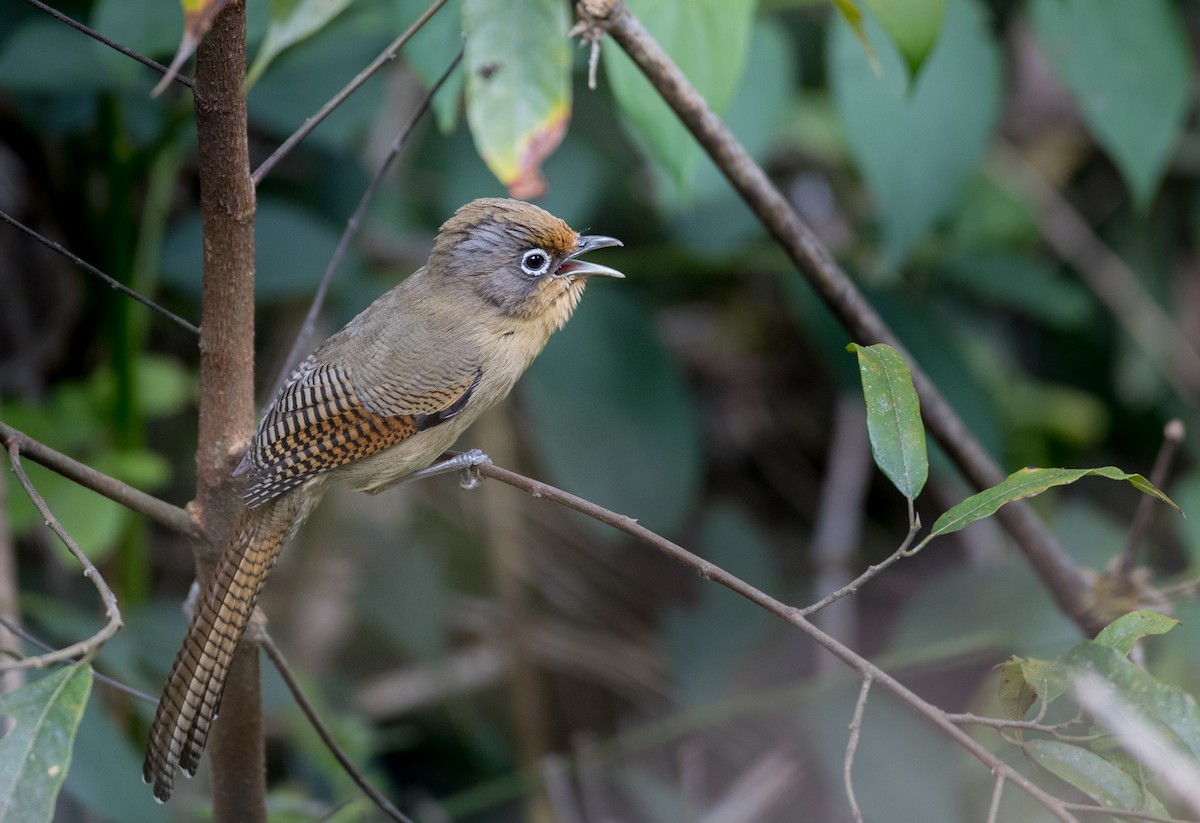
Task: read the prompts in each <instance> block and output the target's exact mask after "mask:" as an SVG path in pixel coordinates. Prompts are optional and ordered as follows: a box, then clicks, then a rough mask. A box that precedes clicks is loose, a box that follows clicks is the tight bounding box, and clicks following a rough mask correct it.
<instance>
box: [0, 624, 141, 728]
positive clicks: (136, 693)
mask: <svg viewBox="0 0 1200 823" xmlns="http://www.w3.org/2000/svg"><path fill="white" fill-rule="evenodd" d="M0 626H3V627H4V628H5V629H6V630H7V631H9V632H10V633H12V634H14V635H16V636H17V637H19V638H21V639H22V640H24V641H25V642H26V643H28V644H30V645H31V646H37V647H38V648H39V649H41V650H42V651H47V652H52V651H54V647H53V646H51V645H50V644H49V643H47V642H46V641H45V640H42V639H40V638H38V637H36V636H34V635H33V634H30V633H29V632H28V631H26V630H25V629H23V628H22V627H21V626H19V625H17V624H16V623H14V622H13V621H11V620H9V619H8V618H5V617H0ZM79 659H80V658H79V657H72V658H70V659H69V660H62V661H60V662H62V663H78V662H79ZM92 677H94V678H95V679H96V680H98V681H99V682H101V683H103V684H105V685H106V686H108V687H110V688H112V689H115V690H116V691H119V692H123V693H125V694H127V695H129V696H130V697H135V698H137V699H138V700H140V701H142V702H143V703H149V704H150V705H152V706H153V705H154V704H156V703H158V698H157V697H155V696H154V695H152V694H147V693H146V692H144V691H142V690H141V689H135V688H134V687H133V686H129V685H127V684H125V683H122V682H121V681H120V680H116V679H114V678H111V677H109V676H108V675H106V674H101V673H100V672H98V671H94V670H93V671H92Z"/></svg>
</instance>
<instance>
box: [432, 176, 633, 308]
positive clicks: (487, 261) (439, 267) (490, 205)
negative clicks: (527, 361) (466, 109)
mask: <svg viewBox="0 0 1200 823" xmlns="http://www.w3.org/2000/svg"><path fill="white" fill-rule="evenodd" d="M620 245H621V241H620V240H617V239H615V238H612V237H604V236H601V235H580V234H579V233H578V232H576V231H574V230H573V229H572V228H571V227H570V226H568V225H567V224H566V223H564V222H563V221H562V220H560V219H558V218H557V217H555V216H554V215H552V214H550V213H549V212H547V211H546V210H544V209H541V208H538V207H537V206H534V205H532V204H531V203H524V202H522V201H520V200H508V199H504V198H498V197H492V198H483V199H480V200H473V201H471V202H470V203H467V204H466V205H465V206H463V207H462V208H460V209H459V210H458V211H457V212H455V213H454V216H453V217H451V218H450V219H449V220H447V221H446V222H445V224H444V225H443V226H442V228H441V230H440V231H439V232H438V237H437V241H436V242H435V243H434V248H433V252H432V253H431V254H430V256H429V270H430V271H431V272H434V273H438V274H439V275H441V276H450V277H455V278H462V282H463V283H464V284H465V285H467V286H468V287H469V288H470V289H471V291H472V292H473V293H474V294H476V295H478V296H479V297H480V298H481V299H483V301H484V302H485V303H487V304H488V305H491V306H493V307H494V308H495V309H496V310H497V311H498V312H500V313H501V314H502V315H505V316H507V317H511V318H519V319H522V320H528V321H540V322H544V323H546V324H548V326H549V327H550V329H551V330H552V329H554V328H561V327H562V325H563V324H564V323H566V322H567V319H568V318H570V316H571V312H573V311H574V310H575V306H576V305H577V304H578V303H579V298H580V297H581V296H582V295H583V289H584V285H585V284H586V283H587V280H588V278H591V277H624V276H625V275H623V274H621V272H619V271H617V270H616V269H610V268H608V267H607V266H601V265H599V264H597V263H589V262H586V261H584V260H580V259H579V257H580V256H581V255H583V254H584V253H585V252H589V251H592V250H594V249H602V248H606V247H608V246H620Z"/></svg>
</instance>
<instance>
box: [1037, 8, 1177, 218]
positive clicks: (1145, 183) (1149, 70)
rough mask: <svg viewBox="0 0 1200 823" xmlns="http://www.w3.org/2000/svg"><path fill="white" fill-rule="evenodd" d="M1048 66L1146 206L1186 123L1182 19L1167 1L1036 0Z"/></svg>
mask: <svg viewBox="0 0 1200 823" xmlns="http://www.w3.org/2000/svg"><path fill="white" fill-rule="evenodd" d="M1030 18H1031V20H1032V22H1033V27H1034V30H1035V31H1036V32H1037V34H1038V37H1039V39H1040V40H1041V42H1042V45H1043V47H1044V48H1045V50H1046V53H1047V55H1048V56H1049V58H1050V63H1051V65H1053V66H1054V69H1055V71H1057V72H1058V74H1059V75H1060V76H1061V77H1062V78H1063V80H1064V81H1065V82H1066V84H1067V86H1068V87H1069V88H1070V89H1071V92H1072V94H1074V96H1075V99H1076V101H1077V102H1078V103H1079V107H1080V109H1082V111H1083V116H1084V118H1085V119H1086V120H1087V123H1088V126H1089V127H1090V128H1091V130H1092V132H1093V133H1094V134H1095V136H1096V139H1097V140H1098V141H1099V142H1100V144H1101V145H1102V146H1104V148H1105V150H1106V151H1107V152H1108V153H1109V154H1110V155H1112V158H1113V160H1114V161H1115V162H1116V164H1117V167H1118V168H1119V169H1120V170H1121V174H1122V175H1123V176H1124V177H1125V180H1126V182H1127V183H1128V184H1129V188H1130V189H1131V190H1132V192H1133V197H1134V201H1135V202H1136V203H1137V205H1138V206H1139V207H1140V208H1142V209H1145V208H1146V207H1147V206H1148V205H1149V203H1150V201H1151V200H1152V199H1153V197H1154V193H1155V191H1156V189H1157V188H1158V183H1159V181H1160V180H1161V179H1162V175H1163V171H1164V170H1165V168H1166V165H1167V162H1168V160H1169V159H1170V154H1171V151H1172V149H1173V148H1174V146H1175V144H1176V142H1177V141H1178V139H1179V135H1180V133H1181V131H1182V129H1183V125H1184V118H1185V116H1186V114H1187V110H1188V106H1189V100H1190V98H1191V88H1192V70H1191V57H1190V56H1189V52H1188V46H1187V41H1186V34H1185V31H1186V30H1185V28H1184V25H1183V22H1182V21H1181V20H1180V19H1179V15H1178V13H1177V12H1176V11H1175V9H1174V7H1173V4H1171V3H1170V2H1168V0H1137V2H1136V3H1130V2H1127V0H1033V2H1032V3H1031V4H1030Z"/></svg>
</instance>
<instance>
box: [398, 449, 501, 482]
mask: <svg viewBox="0 0 1200 823" xmlns="http://www.w3.org/2000/svg"><path fill="white" fill-rule="evenodd" d="M491 462H492V459H491V458H490V457H488V456H487V455H486V454H484V453H483V451H482V450H480V449H468V450H467V451H465V452H461V453H459V454H456V455H454V456H453V457H451V458H448V459H446V460H442V461H440V462H437V463H434V464H433V465H432V466H428V467H426V468H424V469H421V470H420V471H415V472H413V473H412V474H410V475H407V476H406V477H404V478H403V482H405V483H407V482H408V481H410V480H424V479H425V478H427V477H436V476H437V475H439V474H446V473H448V472H459V478H458V485H460V486H462V487H463V488H464V489H474V488H476V487H477V486H478V485H479V472H477V471H476V470H475V469H476V467H478V466H482V465H484V464H485V463H491Z"/></svg>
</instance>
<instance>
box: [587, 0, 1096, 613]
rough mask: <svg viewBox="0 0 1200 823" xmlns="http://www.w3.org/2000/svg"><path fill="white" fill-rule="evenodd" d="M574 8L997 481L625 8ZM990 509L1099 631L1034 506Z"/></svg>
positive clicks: (608, 2)
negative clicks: (617, 49) (896, 360)
mask: <svg viewBox="0 0 1200 823" xmlns="http://www.w3.org/2000/svg"><path fill="white" fill-rule="evenodd" d="M578 8H579V12H580V15H581V16H582V17H583V18H584V20H585V21H586V22H588V23H590V25H592V26H594V27H598V28H599V29H601V30H606V31H607V32H608V34H609V35H610V36H611V37H612V38H613V39H614V40H615V41H616V42H617V44H618V45H620V46H621V48H622V49H624V50H625V52H626V53H627V54H628V55H629V56H630V57H631V58H632V59H633V61H634V63H636V64H637V66H638V68H639V69H641V71H642V73H643V74H645V75H646V78H647V79H648V80H649V81H650V83H651V84H652V85H653V86H654V88H655V90H656V91H657V92H658V93H659V95H660V96H661V97H662V98H663V100H664V101H665V102H666V103H667V104H668V105H669V106H670V107H671V108H672V110H674V112H675V114H676V115H677V116H678V117H679V119H680V122H682V123H683V125H684V126H686V127H687V129H688V130H689V131H690V132H691V133H692V136H693V137H694V138H695V139H696V141H697V142H698V143H699V144H700V146H701V147H702V148H703V149H704V150H705V152H707V153H708V155H709V157H711V158H712V160H713V162H714V163H715V164H716V165H717V168H719V169H720V170H721V172H722V174H724V175H725V177H726V178H727V179H728V180H729V182H730V183H731V184H732V185H733V187H734V189H736V190H737V192H738V194H739V195H740V196H741V197H742V199H743V200H744V201H745V202H746V204H747V205H748V206H749V207H750V209H751V210H752V211H753V212H754V213H755V215H757V217H758V219H759V221H760V222H761V223H762V225H763V227H764V228H766V230H767V231H768V232H769V233H770V234H771V236H772V237H774V238H775V240H776V242H778V243H779V244H780V246H781V247H782V248H783V249H784V251H786V252H787V254H788V256H789V257H791V259H792V261H793V262H794V263H795V264H796V266H797V267H798V268H799V269H800V272H801V273H802V274H803V275H804V276H805V278H806V279H807V280H808V282H809V285H810V286H812V288H813V289H814V291H816V293H817V294H818V295H819V296H820V297H821V298H822V299H823V300H824V302H825V304H826V306H827V307H828V308H829V309H830V310H831V311H832V312H833V314H834V315H835V316H836V317H837V318H838V320H839V321H840V322H841V323H842V325H843V326H844V327H845V328H846V329H847V330H848V331H849V332H850V333H851V335H853V336H854V337H855V338H856V340H857V341H858V342H860V343H867V344H871V343H887V344H888V345H890V346H892V347H893V348H895V349H897V350H898V351H900V352H901V353H902V354H903V356H904V358H905V361H906V362H907V363H908V364H909V368H910V370H911V371H912V378H913V384H914V385H915V386H916V389H917V393H918V395H919V396H920V399H921V412H922V415H923V417H924V418H925V422H926V423H927V425H928V427H929V430H930V432H931V433H932V434H933V435H934V437H936V438H937V439H938V442H940V443H941V444H942V446H943V447H944V448H945V449H946V452H947V454H948V455H949V456H950V457H951V459H952V460H953V461H954V463H955V465H957V466H958V468H959V470H960V471H961V472H962V473H963V474H964V475H965V476H966V477H967V479H968V480H969V481H970V482H971V483H972V484H973V485H974V486H975V487H976V488H977V489H985V488H988V487H990V486H994V485H996V484H998V483H1000V482H1001V481H1002V480H1003V479H1004V473H1003V472H1001V470H1000V468H999V466H997V465H996V463H995V461H993V460H992V458H991V457H990V456H988V454H987V452H986V451H984V449H983V447H982V446H981V445H980V444H979V441H978V440H976V439H975V437H974V436H973V435H972V434H971V432H970V430H968V429H967V427H966V425H965V424H964V423H963V421H962V420H961V418H959V416H958V414H957V413H956V412H955V411H954V409H953V408H952V407H951V406H950V404H949V403H947V402H946V400H945V398H944V397H943V396H942V394H941V392H940V391H939V390H938V388H937V386H936V385H935V384H934V382H933V381H932V380H931V379H930V378H929V376H928V375H927V374H925V372H924V371H923V370H922V369H921V367H920V366H919V364H918V363H917V362H916V361H915V360H914V359H913V357H912V356H911V355H910V354H908V353H907V352H906V350H905V349H904V346H903V344H902V343H901V342H900V340H899V339H898V338H897V337H896V335H895V334H894V333H893V332H892V330H891V329H890V328H889V327H888V326H887V324H885V323H884V321H883V319H882V318H881V317H880V316H879V314H878V313H877V312H876V311H875V310H874V309H873V308H872V307H871V305H870V304H869V303H868V302H867V300H866V298H865V297H863V295H862V293H861V292H859V291H858V289H857V288H856V287H855V286H854V284H853V282H852V281H851V280H850V278H849V277H848V276H847V275H846V273H845V272H844V271H843V270H842V269H841V267H840V266H838V264H837V263H836V262H835V261H834V260H833V258H832V256H831V255H830V254H829V251H828V250H827V249H826V248H825V247H824V246H823V245H822V244H821V242H820V240H818V239H817V237H816V235H815V234H813V232H812V230H811V229H809V228H808V226H807V225H805V224H804V222H803V221H801V219H800V217H799V216H798V215H797V214H796V212H795V210H794V209H793V208H792V207H791V205H790V204H789V203H788V201H787V199H786V198H785V197H784V196H783V195H782V194H781V193H780V192H779V190H778V189H776V188H775V187H774V185H772V183H771V181H770V179H769V178H768V177H767V175H766V173H765V172H764V171H763V170H762V169H761V168H760V167H759V166H758V164H756V163H755V162H754V160H753V158H751V157H750V155H749V153H748V152H747V151H746V149H745V148H744V147H743V146H742V144H741V143H739V142H738V140H737V138H736V137H734V136H733V134H732V133H731V132H730V131H729V129H728V128H727V127H726V126H725V124H724V123H723V122H721V119H720V118H719V117H717V115H716V114H715V113H714V112H713V111H712V109H711V108H709V106H708V104H707V103H706V102H705V100H704V98H703V97H701V96H700V94H699V93H698V92H697V91H696V89H695V88H694V87H693V86H692V85H691V84H690V83H689V82H688V80H687V78H686V77H685V76H684V75H683V73H682V72H681V71H680V70H679V67H678V66H676V65H675V63H674V62H672V60H671V58H670V57H669V56H668V55H667V54H666V52H664V51H663V50H662V47H661V46H659V45H658V43H657V42H656V41H655V40H654V38H653V37H652V36H651V35H650V33H649V32H648V31H646V29H645V28H644V27H643V26H642V24H641V23H640V22H639V21H638V20H637V18H636V17H635V16H634V15H633V13H632V12H631V11H630V10H629V8H628V7H627V6H626V5H624V4H623V3H620V2H618V0H584V1H583V2H581V3H579V5H578ZM998 517H999V519H1000V521H1001V523H1002V524H1003V525H1004V527H1005V529H1007V530H1008V533H1009V534H1010V535H1012V537H1013V539H1014V540H1015V541H1016V543H1017V545H1018V546H1019V547H1020V549H1021V551H1022V552H1024V554H1025V556H1026V558H1027V559H1028V560H1029V562H1030V564H1031V565H1032V566H1033V568H1034V570H1035V571H1036V572H1037V573H1038V575H1039V577H1040V578H1041V580H1042V582H1043V584H1044V585H1045V586H1046V588H1047V589H1048V590H1049V591H1050V594H1051V596H1052V597H1054V599H1055V602H1056V603H1057V604H1058V607H1059V609H1061V610H1062V612H1063V613H1064V614H1066V615H1067V616H1069V617H1070V618H1071V619H1073V620H1074V621H1075V622H1076V623H1077V624H1078V625H1079V626H1080V627H1081V628H1082V629H1084V630H1085V631H1087V632H1089V633H1092V632H1094V631H1097V630H1098V629H1099V628H1100V626H1098V625H1096V621H1095V619H1094V618H1093V616H1092V615H1091V614H1090V613H1089V610H1088V602H1087V593H1088V590H1089V583H1088V581H1087V578H1086V577H1085V576H1084V574H1083V572H1082V571H1081V570H1080V569H1079V568H1078V567H1077V566H1076V565H1075V562H1074V561H1073V560H1072V559H1071V558H1070V556H1069V555H1068V554H1067V553H1066V552H1065V551H1064V550H1063V548H1062V546H1061V545H1060V544H1059V543H1058V541H1057V539H1056V538H1055V537H1054V535H1053V534H1051V532H1050V531H1049V530H1048V529H1047V528H1046V526H1045V524H1043V523H1042V522H1041V521H1040V520H1039V519H1038V517H1037V515H1036V514H1035V513H1034V511H1033V509H1032V508H1031V507H1030V506H1029V505H1028V504H1025V503H1020V504H1017V505H1010V506H1005V507H1004V508H1003V509H1001V510H1000V512H999V514H998Z"/></svg>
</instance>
